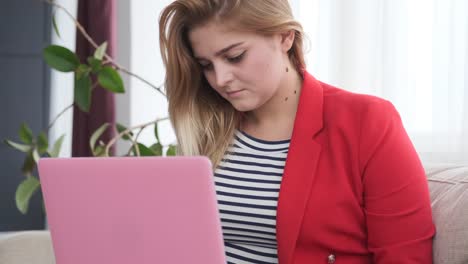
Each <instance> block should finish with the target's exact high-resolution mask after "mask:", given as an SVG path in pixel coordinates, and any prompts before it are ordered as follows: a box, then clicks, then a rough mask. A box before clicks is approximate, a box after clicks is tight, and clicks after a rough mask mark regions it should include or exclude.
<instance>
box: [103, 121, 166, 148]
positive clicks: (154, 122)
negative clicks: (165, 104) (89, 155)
mask: <svg viewBox="0 0 468 264" xmlns="http://www.w3.org/2000/svg"><path fill="white" fill-rule="evenodd" d="M167 119H168V118H167V117H165V118H159V119H156V120H154V121H151V122H148V123H145V124H141V125H138V126H134V127H131V128H127V129H126V130H124V131H122V132H120V133H119V134H118V135H116V136H115V137H113V138H112V139H111V140H110V141H109V142H108V143H107V145H106V151H105V154H106V156H109V150H110V147H112V145H114V144H115V143H116V142H117V140H118V139H119V138H121V137H123V136H124V135H125V134H127V133H129V132H130V131H132V130H134V129H138V128H145V127H147V126H149V125H152V124H156V123H158V122H159V121H164V120H167ZM136 147H137V148H136V151H137V154H138V156H139V151H138V146H136Z"/></svg>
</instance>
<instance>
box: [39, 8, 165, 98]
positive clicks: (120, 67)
mask: <svg viewBox="0 0 468 264" xmlns="http://www.w3.org/2000/svg"><path fill="white" fill-rule="evenodd" d="M43 1H45V2H46V3H48V4H50V5H52V6H55V7H57V8H58V9H61V10H63V11H64V12H65V13H66V14H67V15H68V16H69V17H70V18H71V19H72V20H73V21H74V22H75V25H76V27H77V28H78V30H79V31H80V32H81V34H82V35H83V36H84V37H85V39H86V40H88V41H89V43H91V45H93V47H94V48H95V49H97V48H98V47H99V46H98V45H97V44H96V42H95V41H94V40H93V39H92V38H91V36H89V34H88V32H86V30H85V29H84V27H83V26H82V25H81V24H80V22H78V20H77V19H76V18H75V17H74V16H73V15H72V14H71V13H70V12H69V11H68V10H67V9H66V8H65V7H63V6H62V5H60V4H57V3H55V2H54V1H53V0H43ZM104 58H106V60H108V61H109V62H111V63H112V64H113V65H114V66H115V67H116V69H117V70H120V71H122V72H124V73H126V74H128V75H130V76H133V77H135V78H137V79H138V80H140V81H142V82H144V83H146V84H147V85H149V86H150V87H151V88H153V89H155V90H156V91H158V92H159V93H160V94H162V95H163V96H166V94H165V93H164V92H163V91H162V89H161V86H156V85H153V84H152V83H150V82H149V81H147V80H145V79H143V78H142V77H140V76H138V75H136V74H134V73H132V72H130V71H129V70H127V69H126V68H124V67H122V66H121V65H119V64H118V63H117V62H116V61H115V60H114V59H113V58H112V57H111V56H109V55H108V54H107V53H105V54H104Z"/></svg>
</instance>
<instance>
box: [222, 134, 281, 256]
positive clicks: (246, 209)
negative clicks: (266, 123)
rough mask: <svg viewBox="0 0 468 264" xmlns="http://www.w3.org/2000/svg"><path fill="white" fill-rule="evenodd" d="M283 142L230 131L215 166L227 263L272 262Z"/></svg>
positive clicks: (275, 250)
mask: <svg viewBox="0 0 468 264" xmlns="http://www.w3.org/2000/svg"><path fill="white" fill-rule="evenodd" d="M289 142H290V140H283V141H264V140H260V139H256V138H253V137H252V136H249V135H247V134H246V133H244V132H239V131H236V134H235V138H234V142H233V144H232V145H231V147H229V149H228V151H227V152H226V154H225V156H224V159H223V160H222V161H221V163H220V164H219V166H218V167H217V169H216V170H215V184H216V193H217V198H218V205H219V210H220V215H221V224H222V228H223V236H224V244H225V248H226V257H227V261H228V263H236V264H237V263H278V254H277V242H276V209H277V205H278V194H279V189H280V185H281V179H282V176H283V170H284V165H285V162H286V156H287V154H288V149H289Z"/></svg>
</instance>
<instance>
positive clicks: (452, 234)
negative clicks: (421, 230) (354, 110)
mask: <svg viewBox="0 0 468 264" xmlns="http://www.w3.org/2000/svg"><path fill="white" fill-rule="evenodd" d="M425 169H426V175H427V178H428V184H429V191H430V195H431V204H432V211H433V213H432V214H433V219H434V223H435V225H436V229H437V230H436V235H435V238H434V263H437V264H444V263H450V264H462V263H463V264H466V263H468V167H466V166H465V167H463V166H453V165H431V166H426V168H425Z"/></svg>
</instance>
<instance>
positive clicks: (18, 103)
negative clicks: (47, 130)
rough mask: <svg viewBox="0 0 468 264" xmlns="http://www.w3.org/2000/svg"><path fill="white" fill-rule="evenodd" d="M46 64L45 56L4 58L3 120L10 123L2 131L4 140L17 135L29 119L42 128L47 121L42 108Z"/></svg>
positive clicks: (1, 67)
mask: <svg viewBox="0 0 468 264" xmlns="http://www.w3.org/2000/svg"><path fill="white" fill-rule="evenodd" d="M43 67H44V65H43V61H42V58H41V57H39V56H36V57H21V56H14V57H7V58H3V59H2V63H0V80H2V81H1V82H0V98H2V99H0V101H1V104H0V120H2V123H3V122H5V121H6V123H7V124H8V126H7V127H5V128H4V129H2V130H0V138H1V139H3V138H13V137H15V138H16V137H17V134H18V128H19V127H20V125H21V123H22V122H23V121H26V120H28V124H29V125H30V126H31V127H34V128H42V126H43V124H44V115H43V114H44V113H42V109H44V108H45V107H46V106H45V105H44V103H45V98H44V97H45V95H46V91H44V88H45V87H44V73H43V72H42V68H43ZM25 75H26V76H25ZM5 99H6V100H5ZM34 132H35V133H37V132H38V131H34ZM1 146H5V145H1Z"/></svg>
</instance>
